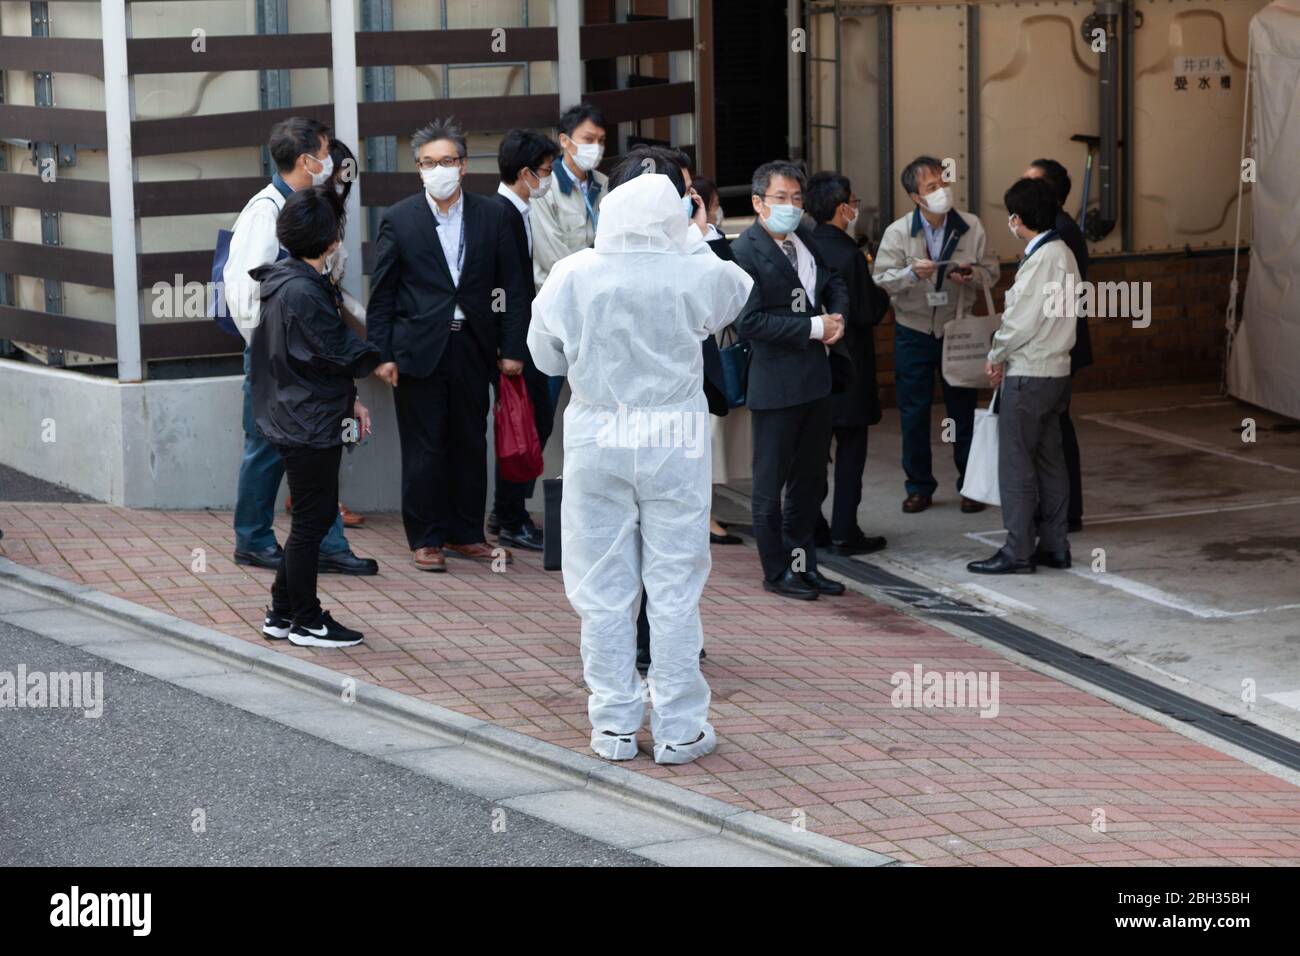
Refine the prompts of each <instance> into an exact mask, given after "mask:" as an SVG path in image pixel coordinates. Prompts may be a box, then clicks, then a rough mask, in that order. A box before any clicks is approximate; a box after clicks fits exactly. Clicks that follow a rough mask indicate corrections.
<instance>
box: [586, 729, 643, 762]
mask: <svg viewBox="0 0 1300 956" xmlns="http://www.w3.org/2000/svg"><path fill="white" fill-rule="evenodd" d="M591 749H592V750H594V751H595V752H596V756H598V757H604V758H605V759H606V760H631V759H633V758H634V757H635V756H636V753H637V748H636V735H635V734H631V735H627V736H622V737H607V736H605V734H603V733H600V732H599V731H594V732H593V733H592V735H591Z"/></svg>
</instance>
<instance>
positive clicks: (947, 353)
mask: <svg viewBox="0 0 1300 956" xmlns="http://www.w3.org/2000/svg"><path fill="white" fill-rule="evenodd" d="M980 288H981V289H983V290H984V305H985V308H987V309H988V315H964V314H963V313H962V308H961V297H960V296H959V297H958V300H957V318H955V319H953V320H952V321H951V322H949V323H947V324H946V325H944V327H943V365H942V370H943V380H944V381H945V382H947V383H948V384H949V385H951V386H953V387H954V388H988V387H989V377H988V374H987V373H986V372H985V370H984V369H985V364H986V363H987V362H988V354H989V345H990V343H991V342H992V341H993V335H994V333H996V332H997V330H998V326H1000V325H1001V324H1002V318H1001V316H999V315H998V314H997V312H995V311H994V310H993V296H992V295H990V294H989V288H988V286H985V285H982V286H980Z"/></svg>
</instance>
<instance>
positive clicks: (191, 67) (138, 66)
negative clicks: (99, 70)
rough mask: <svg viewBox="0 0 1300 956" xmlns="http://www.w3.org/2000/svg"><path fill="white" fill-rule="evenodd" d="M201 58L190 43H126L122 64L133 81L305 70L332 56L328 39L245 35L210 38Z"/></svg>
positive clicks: (314, 35) (323, 63) (321, 35)
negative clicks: (156, 75)
mask: <svg viewBox="0 0 1300 956" xmlns="http://www.w3.org/2000/svg"><path fill="white" fill-rule="evenodd" d="M204 42H205V49H204V51H203V52H202V53H197V52H195V50H194V38H193V37H189V36H181V37H148V38H145V39H138V40H135V39H133V40H127V41H126V58H127V63H128V64H129V67H130V72H131V74H132V75H134V76H142V75H144V74H147V73H207V72H209V71H211V72H216V71H221V70H264V69H279V70H304V69H311V68H313V67H326V68H328V67H330V66H332V65H333V63H334V52H333V48H332V46H331V44H330V35H329V34H328V33H294V34H291V35H290V36H282V35H275V34H249V35H245V36H209V37H205V38H204Z"/></svg>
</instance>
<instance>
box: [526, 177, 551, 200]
mask: <svg viewBox="0 0 1300 956" xmlns="http://www.w3.org/2000/svg"><path fill="white" fill-rule="evenodd" d="M533 175H534V176H537V174H536V173H533ZM552 178H553V177H551V176H537V185H536V186H529V187H528V195H529V196H531V197H532V198H533V199H540V198H541V197H542V196H545V195H546V194H547V193H548V192H550V191H551V180H552Z"/></svg>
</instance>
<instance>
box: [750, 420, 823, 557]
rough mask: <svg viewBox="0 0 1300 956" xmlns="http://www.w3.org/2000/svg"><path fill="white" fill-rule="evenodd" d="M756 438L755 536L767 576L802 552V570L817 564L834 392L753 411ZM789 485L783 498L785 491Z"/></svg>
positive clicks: (754, 436) (753, 497) (754, 435)
mask: <svg viewBox="0 0 1300 956" xmlns="http://www.w3.org/2000/svg"><path fill="white" fill-rule="evenodd" d="M750 421H751V422H752V429H753V438H754V460H753V465H754V482H753V492H752V501H753V511H754V538H755V540H756V542H757V544H758V555H759V559H760V560H761V561H762V564H763V576H764V577H765V578H767V580H769V581H775V580H776V579H777V578H779V577H780V576H781V575H782V574H784V573H785V571H786V569H787V568H789V567H791V565H792V562H793V560H794V558H795V551H796V549H798V550H799V551H801V552H802V555H803V562H802V566H801V568H800V570H804V571H816V570H817V548H816V545H815V544H814V542H813V536H814V532H815V530H816V527H817V516H818V515H820V514H821V500H822V498H823V497H824V496H825V494H826V457H827V455H828V454H829V453H830V446H831V399H830V396H829V395H828V396H826V397H825V398H819V399H817V400H816V401H812V402H805V403H804V404H802V405H795V406H792V407H791V408H774V409H764V410H759V409H754V410H753V411H751V412H750ZM783 489H784V491H785V501H784V504H783V503H782V498H781V492H782V490H783Z"/></svg>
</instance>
